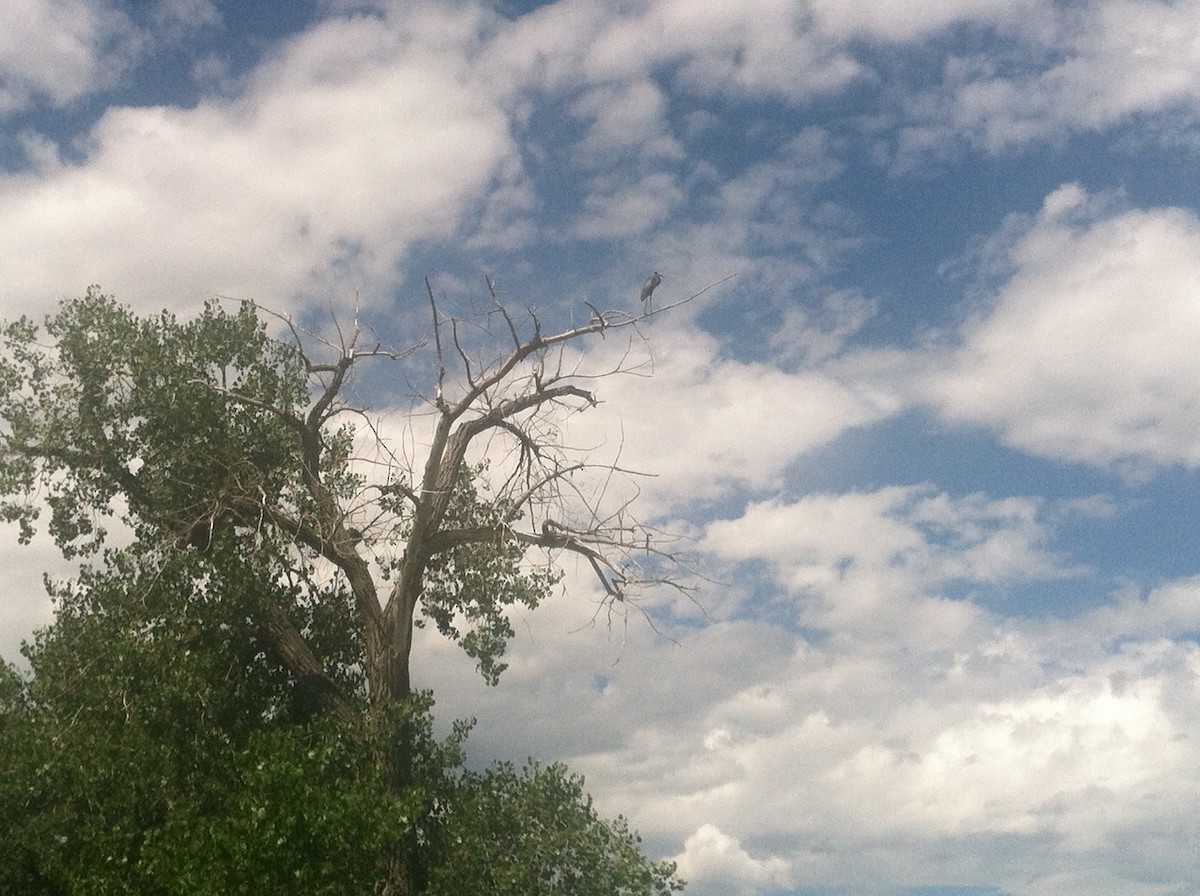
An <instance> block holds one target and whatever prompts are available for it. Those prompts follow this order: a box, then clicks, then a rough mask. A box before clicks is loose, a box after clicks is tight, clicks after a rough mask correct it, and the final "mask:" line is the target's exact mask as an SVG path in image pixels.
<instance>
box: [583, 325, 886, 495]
mask: <svg viewBox="0 0 1200 896" xmlns="http://www.w3.org/2000/svg"><path fill="white" fill-rule="evenodd" d="M660 334H661V335H660ZM647 336H648V337H649V339H650V340H651V342H650V346H649V349H650V351H652V353H653V363H652V365H648V366H646V368H645V370H644V371H643V372H644V373H650V372H651V371H652V372H653V376H652V377H646V376H637V377H632V376H630V377H621V378H615V379H611V380H608V381H607V382H606V383H604V384H603V385H602V386H601V397H602V398H603V400H604V404H602V405H601V406H600V407H599V408H598V409H597V410H595V411H592V412H589V413H587V414H584V415H582V416H580V417H577V418H573V419H572V420H571V421H570V422H569V427H570V429H569V438H570V440H571V442H572V443H574V444H580V445H596V446H608V449H606V450H609V449H611V450H613V451H615V450H617V449H618V448H620V451H621V465H622V466H624V467H627V468H633V469H636V470H643V471H649V472H653V473H654V475H655V478H654V479H653V480H649V481H647V482H645V483H644V484H643V488H644V489H645V491H646V493H647V496H648V497H650V498H651V502H652V503H653V504H655V505H656V506H659V507H660V509H665V507H666V506H670V505H671V504H673V503H675V502H679V501H684V502H686V501H688V500H692V499H701V500H704V499H712V498H716V497H719V496H721V495H722V494H726V493H727V492H728V491H729V490H730V489H731V488H732V487H735V486H736V487H749V488H754V489H760V488H765V487H767V486H769V485H772V484H774V483H777V482H778V481H779V477H780V476H781V475H782V474H783V472H784V470H785V469H786V467H787V466H788V465H789V464H790V463H792V462H793V461H794V460H795V459H796V458H797V456H799V455H801V454H803V453H804V452H805V451H808V450H811V449H813V448H815V447H818V446H821V445H824V444H827V443H828V442H829V441H831V440H832V439H834V438H835V437H836V436H837V435H839V434H840V433H842V432H844V431H845V430H847V429H849V428H851V427H854V426H858V425H863V424H865V423H868V422H872V421H875V420H878V419H880V418H882V417H884V416H887V415H888V414H890V413H891V412H892V410H893V407H894V401H893V399H892V398H891V397H890V396H889V395H888V394H887V393H886V392H885V391H883V390H874V391H872V390H868V389H858V388H856V387H855V386H853V385H848V384H845V383H842V382H839V381H838V380H836V379H834V378H832V377H829V376H826V375H823V374H822V373H820V372H814V371H800V372H796V373H787V372H784V371H782V370H779V369H777V368H775V367H773V366H771V365H769V364H763V363H758V362H748V361H737V360H734V359H731V358H728V357H725V356H724V355H723V353H722V351H721V348H720V344H719V342H718V341H717V340H716V339H714V338H713V337H712V336H709V335H707V334H704V333H702V332H701V331H698V330H692V329H684V328H680V329H676V330H673V331H670V332H668V331H660V330H658V329H656V328H653V327H651V328H648V329H647ZM644 351H646V350H645V349H642V348H640V347H639V348H638V350H637V352H638V353H637V354H636V355H634V356H633V359H634V360H635V362H636V360H640V359H641V358H642V357H644V355H643V354H642V353H643V352H644ZM623 353H624V344H623V343H621V344H618V341H617V340H614V339H609V340H608V341H607V342H606V343H605V344H604V347H603V349H598V350H597V351H596V352H594V353H593V355H592V357H591V358H590V359H589V364H590V365H592V366H593V369H604V367H605V361H606V360H607V359H611V362H612V363H613V364H615V363H616V361H617V360H618V359H619V358H621V356H622V355H623ZM617 434H619V439H620V443H619V445H618V444H615V441H616V439H617V438H618V435H617ZM660 502H661V503H660Z"/></svg>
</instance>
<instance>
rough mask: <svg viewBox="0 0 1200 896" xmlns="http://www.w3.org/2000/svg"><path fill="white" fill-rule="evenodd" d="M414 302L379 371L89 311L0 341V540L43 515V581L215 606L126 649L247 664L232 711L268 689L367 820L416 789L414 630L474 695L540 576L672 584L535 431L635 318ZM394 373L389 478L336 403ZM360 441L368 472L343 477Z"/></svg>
mask: <svg viewBox="0 0 1200 896" xmlns="http://www.w3.org/2000/svg"><path fill="white" fill-rule="evenodd" d="M427 298H428V302H429V309H430V318H429V320H430V330H429V333H428V336H427V338H426V339H424V340H421V341H418V342H416V343H414V344H413V345H410V346H406V347H403V348H402V349H399V350H392V349H387V348H385V347H383V346H382V345H380V344H374V345H368V344H364V342H363V341H364V331H363V330H362V329H361V328H359V326H358V325H357V321H356V323H355V326H354V328H353V330H352V331H350V332H349V333H347V334H344V335H341V336H339V338H337V339H333V340H330V339H320V338H318V337H316V336H315V335H313V334H311V333H308V332H307V331H305V330H303V329H302V328H300V327H299V326H296V325H294V324H293V323H292V322H291V321H290V320H288V321H285V322H284V323H286V326H281V332H282V334H283V336H284V338H276V337H275V336H274V335H272V333H271V332H270V331H269V328H268V324H267V321H269V320H275V319H273V318H270V317H268V318H267V319H264V318H263V316H262V315H260V313H259V311H258V309H256V308H255V307H254V306H252V305H249V304H243V305H240V306H238V307H236V308H232V309H230V308H227V307H226V306H225V305H223V304H222V303H217V302H214V303H210V304H209V305H207V306H206V307H205V309H204V311H203V313H201V314H200V315H199V316H198V317H196V318H195V319H193V320H190V321H180V320H178V319H176V318H175V317H174V316H172V315H170V314H166V313H164V314H162V315H160V316H157V317H153V318H139V317H137V316H136V315H134V314H133V313H131V312H130V311H129V310H128V309H126V308H124V307H122V306H120V305H119V304H117V303H116V302H114V301H113V300H112V299H111V298H109V297H107V296H105V295H103V294H101V293H100V292H99V291H98V290H95V289H93V290H89V292H88V293H87V295H86V296H85V297H83V298H81V299H79V300H75V301H72V302H68V303H65V304H64V306H63V307H62V308H61V310H60V311H59V312H58V313H57V314H55V315H53V316H52V317H50V318H48V319H47V320H46V322H45V324H44V328H39V327H38V326H36V325H35V324H34V323H33V322H31V321H29V320H27V319H21V320H19V321H16V322H14V323H12V324H9V325H8V326H7V327H6V328H5V330H4V334H3V339H4V343H5V346H4V355H3V358H2V359H0V419H2V420H3V421H4V428H3V432H0V494H2V495H3V496H4V502H3V504H2V505H0V509H2V511H3V514H4V516H5V517H6V518H8V519H9V520H11V521H14V522H16V523H17V524H18V525H19V527H20V531H21V537H22V538H23V539H26V540H27V539H29V538H30V537H31V536H32V533H33V530H34V526H35V525H36V523H37V520H38V516H39V513H40V512H41V511H42V510H43V508H46V507H48V509H49V522H48V529H49V531H50V533H51V534H52V535H53V537H54V538H55V540H56V542H57V543H58V545H59V546H60V548H61V549H62V551H63V553H64V554H65V555H67V556H68V557H73V556H82V557H84V558H85V559H86V560H87V562H89V563H91V564H92V565H93V566H95V567H97V568H100V569H102V570H111V569H122V570H123V572H122V575H123V578H124V580H128V581H134V580H141V581H146V582H148V583H153V582H158V581H162V577H163V576H167V575H170V576H175V577H179V579H180V587H183V586H184V583H186V586H187V588H189V589H193V590H197V592H198V593H200V594H207V595H217V596H219V598H220V600H219V601H218V603H220V604H221V606H222V607H223V608H224V609H223V610H222V611H221V612H227V613H228V614H229V615H230V618H228V619H225V620H224V621H221V620H220V619H219V618H217V617H213V618H209V617H208V616H204V614H201V617H197V618H195V619H193V620H192V621H191V623H190V625H191V626H192V627H194V629H195V631H194V632H193V631H192V628H189V623H188V622H186V621H184V620H178V619H176V620H174V621H172V622H171V623H169V624H168V623H163V625H167V626H168V631H169V638H167V639H166V640H163V636H162V635H159V636H158V640H157V641H156V640H155V635H154V633H153V626H150V628H149V629H148V630H147V631H146V632H143V633H142V637H147V638H149V639H150V641H151V642H152V643H157V644H160V645H161V644H163V643H170V644H174V643H176V642H177V641H178V639H179V638H181V637H183V636H185V635H186V636H188V637H193V636H194V637H196V638H200V639H204V638H208V639H213V638H216V639H218V640H219V639H221V638H223V637H226V636H228V635H229V633H230V632H234V633H239V632H240V633H241V634H242V635H243V637H241V639H240V640H239V641H238V644H240V645H242V647H241V649H249V648H248V647H246V645H254V646H255V648H256V649H257V651H258V652H257V653H254V655H253V656H248V657H243V659H244V660H245V661H247V662H252V663H259V664H264V667H265V669H266V671H265V672H264V674H265V675H266V678H265V679H262V680H261V681H260V679H259V678H254V679H248V680H253V681H255V682H258V684H256V685H255V686H256V687H259V686H263V685H262V681H269V680H270V674H276V675H281V676H283V678H284V679H285V681H284V682H283V686H284V687H285V688H286V689H287V691H288V694H289V696H288V704H289V706H290V709H289V710H288V711H291V712H301V713H307V714H309V715H312V716H315V717H318V718H319V719H321V720H322V722H323V723H329V724H340V725H343V726H351V727H354V728H356V729H357V730H360V731H362V732H364V734H363V742H364V743H366V744H369V745H370V755H371V758H372V763H373V770H374V774H375V776H376V777H375V778H374V780H375V781H376V783H377V785H378V787H379V789H380V790H381V800H383V801H385V802H386V800H399V801H401V802H403V801H404V800H405V799H407V798H408V797H409V796H411V794H412V792H413V790H414V788H415V787H416V786H417V777H418V776H417V769H416V763H418V761H419V757H418V752H419V751H418V750H417V749H416V743H417V741H418V740H419V738H418V737H417V736H416V735H415V734H414V730H415V729H414V727H413V724H412V721H411V720H412V713H413V709H412V707H411V698H412V697H413V692H412V684H411V678H410V661H411V654H412V647H413V631H414V627H415V626H417V625H420V624H422V623H423V621H424V620H428V621H430V622H432V623H433V624H434V625H436V627H437V628H438V629H439V630H440V631H441V632H442V633H443V634H445V635H447V636H448V637H451V638H454V639H456V640H458V641H459V642H460V643H461V645H462V646H463V648H464V649H465V650H466V651H467V652H468V653H469V654H470V655H471V656H472V657H474V658H475V660H476V662H477V664H478V667H479V669H480V672H481V673H482V674H483V675H484V676H485V677H486V678H487V679H488V680H489V681H492V682H495V680H496V679H497V677H498V676H499V674H500V673H501V672H502V670H503V668H504V664H503V661H502V656H503V652H504V647H505V644H506V642H507V640H508V638H509V637H510V636H511V634H512V629H511V625H510V622H509V619H508V612H509V611H510V609H511V608H512V607H513V606H514V605H516V604H523V605H525V606H528V607H534V606H536V605H537V604H538V602H539V601H540V600H542V599H543V598H544V597H545V596H546V595H547V594H548V592H549V590H550V589H551V588H552V586H553V585H554V583H555V581H556V580H557V573H556V570H555V567H554V566H553V563H552V561H553V560H554V558H555V556H556V555H559V554H573V555H576V556H578V557H580V558H583V560H585V561H586V563H587V564H588V565H589V567H590V568H591V569H592V570H593V571H594V573H595V575H596V576H597V578H598V581H599V583H600V586H601V588H602V590H603V593H604V594H605V596H606V600H607V601H609V602H610V603H612V604H613V605H618V606H621V607H622V608H623V607H624V606H627V605H628V603H627V602H628V601H630V600H631V599H632V598H633V597H634V596H635V595H636V590H637V589H638V588H639V587H641V586H644V585H646V584H652V583H653V584H657V583H663V582H666V583H673V582H672V578H671V576H670V574H669V570H664V568H663V563H664V561H669V560H671V559H672V558H671V557H670V555H669V554H668V553H666V552H664V550H663V547H662V544H661V542H660V540H659V538H658V533H657V532H656V531H655V530H653V529H650V528H648V527H646V526H643V525H641V524H640V523H638V522H637V521H636V520H635V519H634V518H633V517H632V516H631V514H630V507H629V505H628V504H626V503H622V504H619V505H618V506H616V507H614V508H606V507H604V506H602V501H600V500H599V499H593V496H594V495H596V494H602V493H603V492H600V493H597V492H593V491H590V490H589V488H588V486H587V483H588V482H589V481H594V480H595V478H596V477H595V475H594V474H595V472H596V470H595V467H596V465H597V461H596V459H595V458H593V457H592V456H591V455H590V453H589V452H588V451H587V450H581V451H576V450H573V449H572V446H570V445H567V444H565V443H564V441H563V438H562V435H561V433H562V430H561V427H560V425H559V423H560V421H561V420H562V419H563V416H564V415H565V414H567V413H572V412H577V411H581V410H586V409H587V408H589V407H593V406H595V404H596V403H597V397H596V395H595V393H594V391H593V386H594V383H595V372H589V371H585V370H580V369H577V368H576V367H575V366H574V365H575V364H576V363H577V362H576V361H575V360H570V361H568V358H572V357H573V355H572V344H573V343H576V342H578V341H581V340H585V339H588V338H591V337H609V336H611V335H612V334H614V333H619V332H621V331H626V332H628V333H636V332H638V330H637V328H638V325H639V324H640V322H641V321H643V320H644V319H645V317H646V316H647V313H648V312H643V313H638V314H634V313H629V312H625V311H603V312H602V311H599V310H598V309H595V308H593V307H592V306H590V305H589V306H588V309H589V310H588V314H587V319H586V322H585V323H582V324H579V325H574V326H568V327H566V328H564V329H561V330H558V331H555V332H544V331H543V329H542V325H541V323H540V322H539V320H538V318H537V317H536V315H534V314H532V313H528V314H526V315H524V316H523V318H522V319H521V320H520V321H518V320H517V319H516V318H515V317H514V315H512V314H511V313H510V312H509V310H508V309H507V308H505V307H504V306H503V305H502V304H501V303H500V302H499V301H497V299H496V296H495V294H494V292H493V293H492V295H491V305H490V307H488V308H487V309H486V310H485V311H484V312H483V313H481V314H480V315H479V316H477V317H474V318H471V319H460V318H455V317H448V316H445V315H443V314H442V312H441V311H440V310H439V307H438V305H437V302H436V301H435V297H434V293H433V290H432V289H429V288H428V285H427ZM664 310H666V309H665V308H664V309H659V310H658V311H656V312H653V313H656V314H658V313H662V311H664ZM281 320H282V319H279V320H275V323H280V321H281ZM480 334H482V337H481V336H480ZM418 348H420V349H423V350H424V352H425V353H426V356H427V362H426V364H425V366H424V368H423V369H424V370H425V371H427V373H428V382H429V388H428V390H426V392H425V393H424V395H423V398H424V401H425V402H426V409H427V411H428V412H429V413H430V415H431V421H430V430H429V433H428V439H427V441H428V448H427V449H426V450H425V452H424V455H423V456H422V457H409V458H408V459H407V460H406V459H404V456H403V454H402V453H401V452H399V451H397V450H395V448H394V446H393V445H392V444H391V443H389V442H388V441H387V440H386V439H384V438H382V436H381V434H380V432H379V431H378V428H377V420H378V418H377V417H376V416H373V415H372V414H371V413H370V412H369V409H368V408H366V407H364V406H363V405H362V404H361V403H356V402H355V401H351V400H349V399H348V398H347V395H348V394H349V390H350V384H351V383H357V384H358V387H359V392H360V393H361V392H362V391H365V390H366V388H367V387H366V385H364V382H365V381H366V380H367V378H368V376H369V374H370V371H369V370H366V368H367V367H368V365H390V367H391V368H392V370H391V376H392V379H393V380H394V381H398V380H407V379H408V378H409V376H410V375H411V373H412V371H413V370H414V369H420V368H419V366H418V367H414V365H415V361H414V358H415V355H414V352H415V351H416V350H417V349H418ZM489 352H490V353H491V354H490V355H489V354H488V353H489ZM488 357H491V359H492V360H491V361H481V360H478V359H479V358H488ZM620 371H621V368H620V367H619V366H618V367H617V368H616V369H615V370H609V371H602V372H601V373H608V374H613V373H618V372H620ZM397 374H400V376H397ZM364 438H366V439H369V440H370V441H372V442H373V445H372V452H373V453H372V460H373V463H372V464H371V465H364V464H361V463H359V462H358V460H359V459H360V458H359V455H358V454H357V453H356V451H357V450H358V448H361V446H362V443H363V441H364ZM356 446H357V447H356ZM601 463H602V464H605V465H606V466H605V469H606V470H607V472H608V473H610V474H611V473H614V472H616V471H617V468H616V466H615V462H614V461H613V460H612V459H609V460H607V461H603V462H601ZM109 530H113V532H114V533H116V534H114V535H110V534H109ZM530 551H540V552H541V553H542V554H543V561H541V562H531V557H530ZM85 579H86V576H85ZM231 582H233V583H234V584H230V583H231ZM197 605H205V601H199V602H198V603H197ZM219 615H220V614H219V613H218V614H217V616H218V617H219ZM347 631H348V632H350V633H351V634H350V636H349V637H346V636H344V633H345V632H347ZM339 633H340V634H339ZM126 635H127V636H130V635H131V633H130V632H126ZM138 643H139V639H138V638H137V637H134V640H133V642H132V643H131V644H130V645H129V646H130V649H131V650H133V651H134V652H135V653H136V652H137V650H140V649H141V648H139V647H138ZM206 655H207V654H206ZM128 699H129V700H130V701H132V702H134V703H136V702H137V700H138V695H137V693H136V691H131V692H130V694H129V695H128ZM268 703H269V701H268ZM264 705H266V704H264ZM278 711H279V712H283V711H284V710H283V709H279V710H278ZM256 749H257V747H256ZM381 804H382V803H381ZM427 847H428V844H427V843H426V842H425V841H423V840H422V838H421V837H420V836H418V835H417V833H416V832H415V829H413V828H410V829H409V830H408V832H407V834H403V833H397V834H396V836H395V837H394V839H393V840H391V841H390V845H389V846H387V847H386V848H382V853H383V854H384V859H383V870H382V871H381V872H380V881H381V885H380V890H381V892H383V893H386V894H407V893H412V892H415V891H416V886H417V882H416V877H415V875H416V871H415V870H414V869H416V868H418V867H419V866H420V864H421V862H420V852H421V850H422V849H426V848H427Z"/></svg>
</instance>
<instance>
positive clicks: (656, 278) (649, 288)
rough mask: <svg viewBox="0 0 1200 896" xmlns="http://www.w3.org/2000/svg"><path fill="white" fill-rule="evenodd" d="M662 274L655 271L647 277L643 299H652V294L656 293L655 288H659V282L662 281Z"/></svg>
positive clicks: (645, 300)
mask: <svg viewBox="0 0 1200 896" xmlns="http://www.w3.org/2000/svg"><path fill="white" fill-rule="evenodd" d="M662 278H663V276H662V274H660V273H659V272H658V271H655V272H654V273H653V274H651V275H650V276H649V277H647V278H646V282H645V283H643V284H642V301H643V302H648V301H650V296H652V295H654V290H656V289H657V288H658V284H660V283H662Z"/></svg>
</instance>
